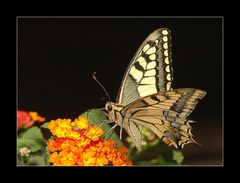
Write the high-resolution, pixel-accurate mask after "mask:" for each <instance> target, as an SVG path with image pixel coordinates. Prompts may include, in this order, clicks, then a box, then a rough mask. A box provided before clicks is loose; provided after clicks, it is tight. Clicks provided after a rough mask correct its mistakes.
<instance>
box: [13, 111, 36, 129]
mask: <svg viewBox="0 0 240 183" xmlns="http://www.w3.org/2000/svg"><path fill="white" fill-rule="evenodd" d="M33 123H34V121H33V120H32V119H31V117H30V115H29V114H28V113H27V112H26V111H20V110H17V127H18V128H21V127H23V128H29V127H30V126H32V125H33Z"/></svg>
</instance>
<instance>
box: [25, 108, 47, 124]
mask: <svg viewBox="0 0 240 183" xmlns="http://www.w3.org/2000/svg"><path fill="white" fill-rule="evenodd" d="M28 114H29V115H30V116H31V118H32V120H33V121H38V122H44V121H45V118H44V117H41V116H39V115H38V113H37V112H32V111H31V112H28Z"/></svg>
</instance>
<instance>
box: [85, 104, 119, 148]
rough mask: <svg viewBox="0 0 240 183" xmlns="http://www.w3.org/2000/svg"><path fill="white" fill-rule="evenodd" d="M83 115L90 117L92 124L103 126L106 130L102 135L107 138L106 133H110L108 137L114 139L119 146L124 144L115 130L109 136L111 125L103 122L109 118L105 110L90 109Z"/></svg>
mask: <svg viewBox="0 0 240 183" xmlns="http://www.w3.org/2000/svg"><path fill="white" fill-rule="evenodd" d="M82 116H84V117H86V118H88V120H89V121H90V124H91V125H94V124H97V125H98V126H100V127H101V128H102V130H103V131H104V134H103V136H102V137H103V138H106V135H108V137H107V139H111V140H114V141H115V142H116V143H117V145H118V147H122V146H123V143H122V141H121V140H120V139H119V137H118V135H117V134H116V133H115V132H113V133H112V135H111V136H110V137H109V135H110V134H111V131H110V129H111V126H110V125H108V124H107V123H105V122H101V121H102V120H107V116H106V113H105V112H103V111H101V110H98V109H90V110H88V111H86V112H84V113H83V114H82Z"/></svg>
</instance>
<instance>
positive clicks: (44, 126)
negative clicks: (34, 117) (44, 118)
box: [40, 122, 48, 129]
mask: <svg viewBox="0 0 240 183" xmlns="http://www.w3.org/2000/svg"><path fill="white" fill-rule="evenodd" d="M40 127H41V128H44V129H48V122H46V123H43V124H42V125H41V126H40Z"/></svg>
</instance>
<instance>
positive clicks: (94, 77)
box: [93, 72, 111, 102]
mask: <svg viewBox="0 0 240 183" xmlns="http://www.w3.org/2000/svg"><path fill="white" fill-rule="evenodd" d="M95 75H96V72H94V73H93V79H94V80H95V81H96V82H97V83H98V84H99V85H100V86H101V88H102V89H103V91H104V92H105V94H106V95H107V97H108V100H109V102H111V98H110V96H109V95H108V92H107V90H106V89H105V88H104V86H103V85H102V84H101V83H100V82H99V81H98V79H97V78H96V76H95Z"/></svg>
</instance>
